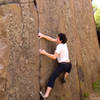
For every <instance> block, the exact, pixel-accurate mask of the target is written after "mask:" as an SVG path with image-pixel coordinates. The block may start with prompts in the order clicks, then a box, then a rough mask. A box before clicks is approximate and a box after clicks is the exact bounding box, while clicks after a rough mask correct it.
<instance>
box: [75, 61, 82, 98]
mask: <svg viewBox="0 0 100 100" xmlns="http://www.w3.org/2000/svg"><path fill="white" fill-rule="evenodd" d="M78 66H79V65H78V62H77V61H76V68H77V74H78V81H79V89H80V99H82V89H81V82H80V81H81V80H80V76H79V68H78Z"/></svg>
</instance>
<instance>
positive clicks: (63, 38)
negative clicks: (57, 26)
mask: <svg viewBox="0 0 100 100" xmlns="http://www.w3.org/2000/svg"><path fill="white" fill-rule="evenodd" d="M58 37H59V39H60V41H61V43H63V44H65V43H66V42H67V37H66V35H65V34H64V33H59V34H58Z"/></svg>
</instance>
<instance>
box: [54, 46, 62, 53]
mask: <svg viewBox="0 0 100 100" xmlns="http://www.w3.org/2000/svg"><path fill="white" fill-rule="evenodd" d="M60 52H61V47H60V45H57V47H56V50H55V53H57V54H60Z"/></svg>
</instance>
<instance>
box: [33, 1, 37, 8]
mask: <svg viewBox="0 0 100 100" xmlns="http://www.w3.org/2000/svg"><path fill="white" fill-rule="evenodd" d="M33 3H34V5H35V7H36V8H37V2H36V0H33Z"/></svg>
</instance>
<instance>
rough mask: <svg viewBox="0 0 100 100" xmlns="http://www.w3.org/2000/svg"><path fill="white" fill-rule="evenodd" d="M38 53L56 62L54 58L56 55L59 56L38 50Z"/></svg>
mask: <svg viewBox="0 0 100 100" xmlns="http://www.w3.org/2000/svg"><path fill="white" fill-rule="evenodd" d="M39 52H40V54H42V55H45V56H47V57H49V58H51V59H53V60H56V58H57V57H58V55H59V54H57V53H54V54H50V53H48V52H46V51H45V50H41V49H40V50H39Z"/></svg>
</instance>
